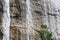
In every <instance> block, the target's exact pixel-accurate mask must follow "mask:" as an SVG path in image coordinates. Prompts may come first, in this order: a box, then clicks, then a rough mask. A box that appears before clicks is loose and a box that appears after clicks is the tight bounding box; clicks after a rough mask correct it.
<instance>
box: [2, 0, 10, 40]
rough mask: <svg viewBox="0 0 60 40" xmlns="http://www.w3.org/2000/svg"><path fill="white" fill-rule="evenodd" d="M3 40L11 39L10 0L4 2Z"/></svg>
mask: <svg viewBox="0 0 60 40" xmlns="http://www.w3.org/2000/svg"><path fill="white" fill-rule="evenodd" d="M3 10H4V13H3V22H2V26H3V28H2V30H3V40H9V28H10V14H9V0H4V4H3Z"/></svg>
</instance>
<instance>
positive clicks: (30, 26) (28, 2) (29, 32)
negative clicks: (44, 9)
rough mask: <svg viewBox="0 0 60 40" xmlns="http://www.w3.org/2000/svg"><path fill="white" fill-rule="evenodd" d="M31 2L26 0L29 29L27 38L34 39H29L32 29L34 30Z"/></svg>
mask: <svg viewBox="0 0 60 40" xmlns="http://www.w3.org/2000/svg"><path fill="white" fill-rule="evenodd" d="M30 5H31V3H30V0H26V6H27V9H26V10H27V14H26V23H27V27H28V30H27V40H33V39H32V38H33V37H32V38H30V39H29V35H30V34H31V31H32V32H33V30H32V27H33V23H32V18H33V17H32V14H31V6H30Z"/></svg>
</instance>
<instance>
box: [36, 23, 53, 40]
mask: <svg viewBox="0 0 60 40" xmlns="http://www.w3.org/2000/svg"><path fill="white" fill-rule="evenodd" d="M41 28H42V29H44V30H40V31H38V30H36V31H37V32H38V34H39V36H40V38H41V40H53V38H52V32H49V31H48V30H47V29H46V28H47V25H43V24H42V25H41Z"/></svg>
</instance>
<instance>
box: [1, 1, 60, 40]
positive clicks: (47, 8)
mask: <svg viewBox="0 0 60 40" xmlns="http://www.w3.org/2000/svg"><path fill="white" fill-rule="evenodd" d="M30 2H31V5H30V6H31V9H30V11H31V14H32V17H33V19H32V23H33V25H34V27H33V28H36V29H39V27H40V25H41V24H46V25H47V26H48V27H49V30H50V31H52V32H53V34H54V36H53V37H58V38H59V36H60V35H59V34H60V33H59V31H58V30H59V27H60V25H59V24H60V21H59V20H60V14H59V13H60V11H59V10H60V9H58V8H56V6H55V3H53V2H52V1H50V0H30ZM26 14H27V5H26V0H10V18H11V22H10V40H27V29H28V27H27V24H26ZM2 15H3V6H2V3H1V2H0V27H2V17H3V16H2ZM30 23H31V21H30ZM53 28H54V29H53ZM56 29H58V30H56ZM32 30H34V29H32ZM0 32H1V31H0ZM31 34H32V31H31V33H30V34H29V35H30V38H31V36H34V39H35V40H40V38H39V36H38V33H36V32H35V31H34V34H33V35H31ZM57 34H58V35H57ZM0 35H2V32H1V34H0ZM32 39H33V38H32ZM55 39H57V38H55ZM30 40H31V39H30Z"/></svg>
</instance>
